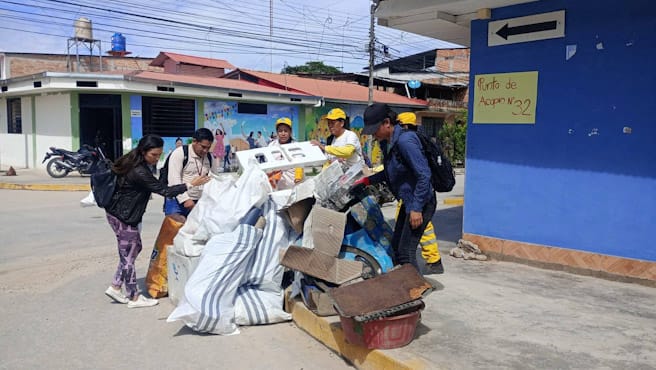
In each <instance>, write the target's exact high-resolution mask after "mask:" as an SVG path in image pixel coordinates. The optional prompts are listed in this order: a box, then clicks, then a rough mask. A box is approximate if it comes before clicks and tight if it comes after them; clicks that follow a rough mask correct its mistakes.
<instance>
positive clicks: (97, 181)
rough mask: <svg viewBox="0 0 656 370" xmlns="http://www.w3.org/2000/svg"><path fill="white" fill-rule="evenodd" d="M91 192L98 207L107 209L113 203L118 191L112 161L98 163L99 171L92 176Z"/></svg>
mask: <svg viewBox="0 0 656 370" xmlns="http://www.w3.org/2000/svg"><path fill="white" fill-rule="evenodd" d="M91 191H92V192H93V197H94V198H95V200H96V204H97V205H98V207H100V208H107V207H108V206H109V205H110V204H111V203H112V196H113V195H114V192H115V191H116V174H115V173H114V172H113V171H112V162H111V161H110V160H105V161H102V162H100V163H98V170H97V171H96V172H94V173H93V174H91Z"/></svg>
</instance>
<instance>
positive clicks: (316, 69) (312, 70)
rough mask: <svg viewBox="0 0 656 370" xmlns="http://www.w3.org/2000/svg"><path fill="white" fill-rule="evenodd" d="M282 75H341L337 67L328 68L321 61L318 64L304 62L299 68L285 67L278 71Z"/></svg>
mask: <svg viewBox="0 0 656 370" xmlns="http://www.w3.org/2000/svg"><path fill="white" fill-rule="evenodd" d="M280 73H283V74H301V73H309V74H336V73H342V71H340V70H339V68H337V67H333V66H329V65H326V64H324V63H323V62H321V61H318V62H306V63H305V64H304V65H301V66H287V67H285V68H283V69H282V71H280Z"/></svg>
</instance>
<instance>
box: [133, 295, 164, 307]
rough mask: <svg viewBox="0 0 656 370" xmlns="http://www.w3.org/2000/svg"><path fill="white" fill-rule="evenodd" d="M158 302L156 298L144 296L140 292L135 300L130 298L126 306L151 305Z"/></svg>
mask: <svg viewBox="0 0 656 370" xmlns="http://www.w3.org/2000/svg"><path fill="white" fill-rule="evenodd" d="M158 303H159V301H158V300H156V299H152V298H146V297H144V296H142V295H141V294H140V295H139V297H138V298H137V299H136V300H135V301H132V300H130V301H129V302H128V308H140V307H152V306H156V305H157V304H158Z"/></svg>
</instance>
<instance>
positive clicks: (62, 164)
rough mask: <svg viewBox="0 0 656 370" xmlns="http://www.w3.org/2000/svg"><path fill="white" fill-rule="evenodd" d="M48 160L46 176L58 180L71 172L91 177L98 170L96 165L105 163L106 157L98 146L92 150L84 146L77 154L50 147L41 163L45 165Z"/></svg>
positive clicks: (90, 147)
mask: <svg viewBox="0 0 656 370" xmlns="http://www.w3.org/2000/svg"><path fill="white" fill-rule="evenodd" d="M50 158H52V159H50ZM48 159H50V161H49V162H48V164H47V165H46V171H48V175H50V176H52V177H54V178H56V179H59V178H62V177H65V176H66V175H68V174H69V173H70V172H73V171H78V172H79V173H80V174H81V175H91V174H92V173H94V172H96V171H97V170H98V164H99V163H101V162H105V161H106V160H107V157H105V153H103V151H102V149H101V148H100V146H97V147H95V148H94V147H92V146H89V145H86V144H84V145H82V147H81V148H80V149H79V150H78V151H77V152H71V151H68V150H65V149H59V148H55V147H54V146H51V147H50V151H49V152H48V153H46V156H45V158H43V161H42V162H41V163H45V161H47V160H48Z"/></svg>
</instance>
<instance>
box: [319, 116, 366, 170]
mask: <svg viewBox="0 0 656 370" xmlns="http://www.w3.org/2000/svg"><path fill="white" fill-rule="evenodd" d="M326 119H327V120H328V130H330V133H331V135H334V137H335V139H334V140H333V141H332V143H331V144H330V145H324V144H322V143H321V142H319V141H317V140H312V141H311V143H312V145H316V146H318V147H319V148H321V150H322V151H323V152H324V153H326V157H328V161H329V163H327V164H330V163H332V162H334V161H340V162H341V163H342V164H344V165H345V166H346V167H351V166H353V165H355V164H357V163H362V165H363V166H364V159H363V158H364V157H363V155H362V147H361V146H360V139H359V138H358V135H357V134H356V133H355V132H353V131H351V130H348V129H347V126H346V125H347V122H346V113H344V111H343V110H341V109H339V108H334V109H331V110H330V111H329V112H328V114H326Z"/></svg>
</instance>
